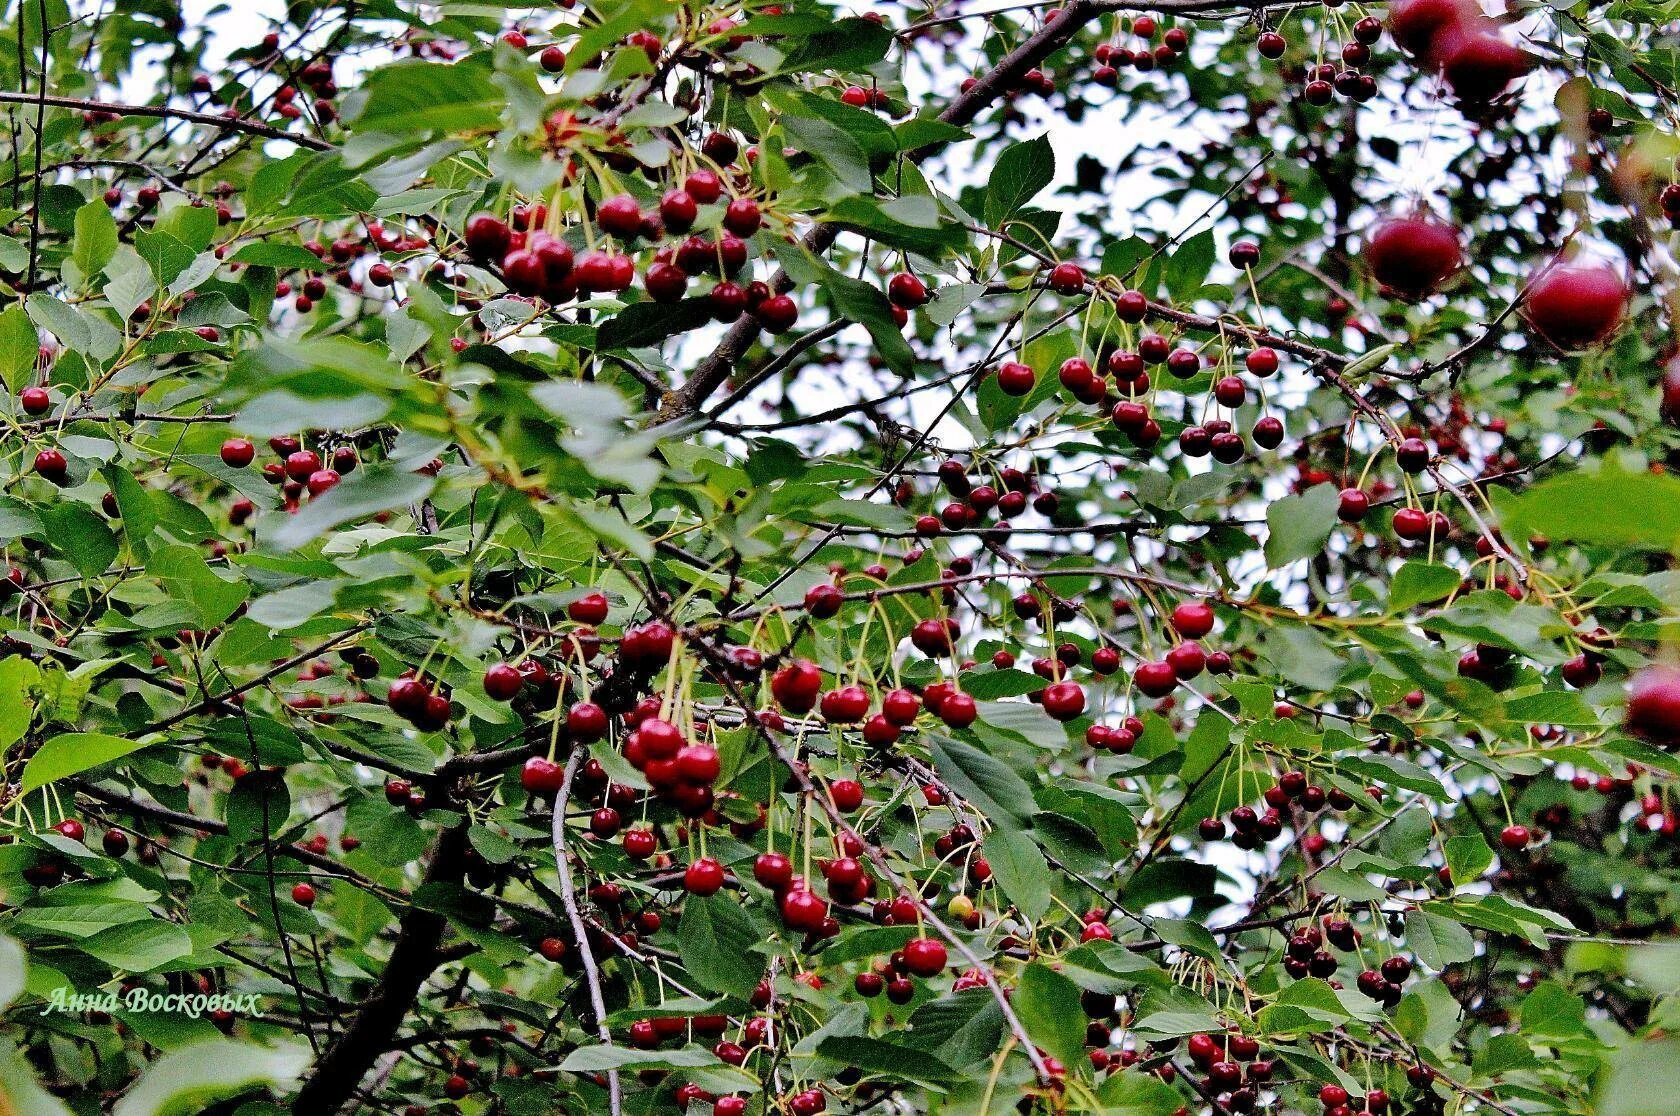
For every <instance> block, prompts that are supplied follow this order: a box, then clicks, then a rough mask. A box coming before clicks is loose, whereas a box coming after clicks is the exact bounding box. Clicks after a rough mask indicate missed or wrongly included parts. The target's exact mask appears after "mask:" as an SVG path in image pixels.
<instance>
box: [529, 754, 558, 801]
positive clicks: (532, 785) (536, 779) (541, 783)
mask: <svg viewBox="0 0 1680 1116" xmlns="http://www.w3.org/2000/svg"><path fill="white" fill-rule="evenodd" d="M565 779H566V769H565V768H564V767H563V766H561V765H560V764H558V763H555V762H554V761H553V760H551V759H546V758H544V757H543V756H532V757H531V758H530V759H528V760H526V761H525V766H524V767H523V768H521V769H520V772H519V785H520V786H522V787H524V788H525V790H526V791H528V792H529V793H531V794H535V795H541V796H547V795H552V794H559V793H560V787H561V785H562V784H563V783H564V782H565Z"/></svg>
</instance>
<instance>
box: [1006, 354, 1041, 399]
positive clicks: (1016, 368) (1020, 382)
mask: <svg viewBox="0 0 1680 1116" xmlns="http://www.w3.org/2000/svg"><path fill="white" fill-rule="evenodd" d="M997 382H998V387H1000V388H1002V389H1003V393H1004V394H1005V395H1026V394H1028V393H1029V392H1031V391H1032V389H1033V386H1034V385H1035V384H1036V383H1037V382H1038V374H1037V373H1035V372H1034V371H1033V370H1032V368H1031V367H1030V366H1029V365H1025V364H1022V363H1021V362H1019V361H1014V360H1011V361H1007V362H1005V363H1004V364H1001V365H999V366H998V371H997Z"/></svg>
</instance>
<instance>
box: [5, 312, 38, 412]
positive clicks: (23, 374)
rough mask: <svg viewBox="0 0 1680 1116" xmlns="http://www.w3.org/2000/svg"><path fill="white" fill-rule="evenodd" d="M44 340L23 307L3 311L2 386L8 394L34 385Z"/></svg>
mask: <svg viewBox="0 0 1680 1116" xmlns="http://www.w3.org/2000/svg"><path fill="white" fill-rule="evenodd" d="M40 348H41V339H40V338H39V337H38V336H36V333H35V323H34V322H32V321H30V320H29V315H28V314H27V313H26V312H25V311H24V309H23V305H22V304H21V303H17V302H14V303H12V305H10V306H8V307H6V309H5V310H3V311H0V382H3V383H4V384H5V385H6V389H7V390H8V391H13V392H15V391H18V390H20V389H21V388H23V387H24V386H25V385H27V384H29V383H31V382H33V379H34V375H35V361H36V358H37V355H38V354H39V352H40Z"/></svg>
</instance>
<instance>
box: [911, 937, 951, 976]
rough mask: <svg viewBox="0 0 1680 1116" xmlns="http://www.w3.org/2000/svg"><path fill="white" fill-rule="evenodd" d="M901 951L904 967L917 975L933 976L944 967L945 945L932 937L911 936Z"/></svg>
mask: <svg viewBox="0 0 1680 1116" xmlns="http://www.w3.org/2000/svg"><path fill="white" fill-rule="evenodd" d="M901 952H902V955H903V957H904V967H905V968H907V969H909V970H910V971H911V972H912V973H914V974H916V975H917V976H919V977H930V976H935V975H937V974H938V973H939V972H940V971H941V970H943V969H944V968H945V962H946V953H945V945H944V943H943V942H939V941H936V940H935V939H933V938H911V939H910V940H909V941H908V942H905V943H904V949H903V950H902V951H901Z"/></svg>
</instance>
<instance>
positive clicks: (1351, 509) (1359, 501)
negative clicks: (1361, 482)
mask: <svg viewBox="0 0 1680 1116" xmlns="http://www.w3.org/2000/svg"><path fill="white" fill-rule="evenodd" d="M1370 509H1371V498H1370V497H1369V496H1367V495H1366V494H1365V492H1364V491H1363V490H1361V489H1358V488H1344V489H1342V491H1341V494H1340V495H1339V496H1337V498H1336V516H1337V518H1339V519H1341V521H1342V522H1343V523H1358V522H1359V521H1360V520H1361V519H1364V518H1365V513H1366V512H1367V511H1369V510H1370Z"/></svg>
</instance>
